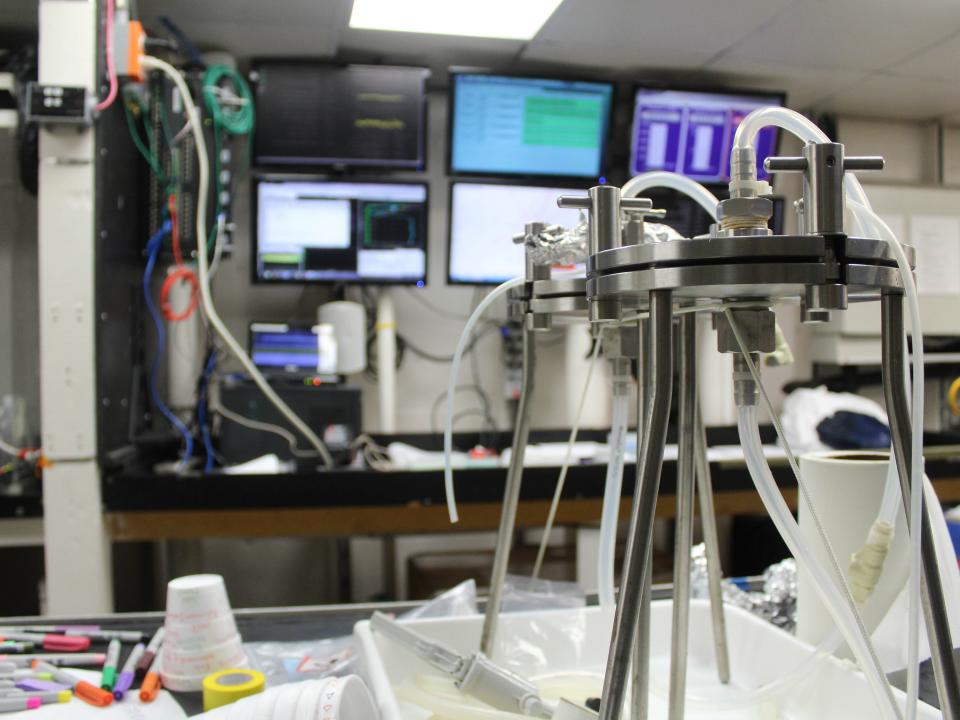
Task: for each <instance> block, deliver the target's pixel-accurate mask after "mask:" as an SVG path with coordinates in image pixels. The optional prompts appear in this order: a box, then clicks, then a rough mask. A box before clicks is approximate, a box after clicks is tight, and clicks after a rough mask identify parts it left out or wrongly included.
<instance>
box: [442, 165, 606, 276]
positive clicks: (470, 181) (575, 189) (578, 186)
mask: <svg viewBox="0 0 960 720" xmlns="http://www.w3.org/2000/svg"><path fill="white" fill-rule="evenodd" d="M584 184H585V185H586V187H584ZM455 185H505V186H513V187H535V188H552V187H556V188H561V189H569V190H570V192H571V193H572V194H578V193H579V194H582V195H584V196H586V194H587V190H588V189H589V188H590V187H593V186H594V185H595V183H589V182H588V183H583V182H579V183H578V182H576V181H575V180H574V181H571V180H569V179H568V180H567V181H566V182H555V183H553V182H525V181H524V179H523V178H514V177H510V178H491V177H485V178H478V177H473V176H470V177H467V176H464V177H459V178H451V179H450V180H449V182H448V183H447V242H446V251H447V268H446V275H447V285H453V286H460V287H496V286H497V285H500V284H501V283H502V282H503V281H497V280H487V281H482V280H455V279H454V278H453V275H452V274H451V270H452V258H453V255H452V253H451V251H452V249H453V188H454V186H455ZM534 219H535V218H530V220H531V221H533V220H534ZM521 232H523V228H517V233H521Z"/></svg>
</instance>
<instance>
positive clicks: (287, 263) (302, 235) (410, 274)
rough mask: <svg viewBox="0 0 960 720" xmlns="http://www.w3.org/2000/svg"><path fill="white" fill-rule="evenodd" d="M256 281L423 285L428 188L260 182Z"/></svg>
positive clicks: (299, 179)
mask: <svg viewBox="0 0 960 720" xmlns="http://www.w3.org/2000/svg"><path fill="white" fill-rule="evenodd" d="M253 207H254V212H253V224H252V225H253V228H252V230H253V232H252V235H253V242H252V245H253V279H254V281H255V282H277V283H284V282H286V283H311V282H361V283H393V284H409V285H423V284H424V283H425V282H426V277H427V186H426V184H425V183H410V182H408V183H400V182H372V181H364V182H356V181H350V182H346V181H341V180H333V179H328V178H316V177H309V176H285V177H276V176H258V177H256V178H255V179H254V182H253Z"/></svg>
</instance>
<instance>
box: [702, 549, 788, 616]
mask: <svg viewBox="0 0 960 720" xmlns="http://www.w3.org/2000/svg"><path fill="white" fill-rule="evenodd" d="M690 557H691V560H692V562H691V567H690V590H691V594H692V596H693V597H695V598H705V597H708V594H709V591H708V588H707V556H706V551H705V549H704V546H703V544H702V543H701V544H700V545H696V546H694V547H693V549H692V550H691V551H690ZM722 585H723V599H724V601H725V602H728V603H730V604H731V605H736V606H737V607H741V608H743V609H745V610H749V611H750V612H752V613H754V614H755V615H759V616H760V617H762V618H763V619H765V620H768V621H769V622H771V623H773V624H774V625H776V626H777V627H779V628H783V629H784V630H787V631H789V632H793V631H794V630H795V629H796V625H797V563H796V561H795V560H794V559H793V558H787V559H786V560H782V561H780V562H778V563H776V564H774V565H771V566H770V567H768V568H767V569H766V570H765V571H764V573H763V590H761V591H759V592H748V591H746V590H744V589H742V588H741V587H739V586H738V585H736V584H735V583H734V582H732V581H731V580H724V581H723V583H722Z"/></svg>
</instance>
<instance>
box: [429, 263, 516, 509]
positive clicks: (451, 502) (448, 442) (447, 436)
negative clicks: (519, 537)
mask: <svg viewBox="0 0 960 720" xmlns="http://www.w3.org/2000/svg"><path fill="white" fill-rule="evenodd" d="M524 282H526V279H525V278H522V277H518V278H514V279H513V280H507V281H506V282H505V283H503V284H502V285H497V287H495V288H494V289H493V291H491V293H490V294H489V295H487V296H486V297H485V298H484V299H483V300H482V301H481V302H480V304H479V305H477V309H476V310H474V311H473V314H472V315H470V319H469V320H467V324H466V325H464V326H463V332H462V333H460V340H459V341H458V342H457V349H456V351H455V352H454V353H453V362H451V363H450V379H449V381H448V382H447V422H446V426H445V427H444V429H443V486H444V491H445V492H446V495H447V512H448V513H449V514H450V522H452V523H456V522H459V520H460V515H459V514H458V513H457V497H456V495H455V494H454V491H453V465H452V464H451V459H450V456H451V454H452V453H453V405H454V403H453V400H454V397H455V396H456V394H457V393H456V385H457V376H458V375H459V374H460V361H461V360H462V359H463V351H464V350H466V348H467V343H468V342H470V336H471V335H472V334H473V328H474V326H475V325H476V324H477V322H479V320H480V318H481V317H482V316H483V314H484V313H485V312H486V311H487V308H489V307H490V306H491V305H493V303H494V302H495V301H496V299H497V298H499V297H500V296H501V295H503V294H505V293H506V292H508V291H509V290H511V289H513V288H515V287H519V286H521V285H523V283H524Z"/></svg>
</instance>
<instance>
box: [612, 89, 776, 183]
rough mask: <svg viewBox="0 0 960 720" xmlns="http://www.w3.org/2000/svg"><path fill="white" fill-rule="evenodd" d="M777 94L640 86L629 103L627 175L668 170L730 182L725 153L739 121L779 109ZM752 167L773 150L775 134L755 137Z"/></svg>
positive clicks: (771, 129)
mask: <svg viewBox="0 0 960 720" xmlns="http://www.w3.org/2000/svg"><path fill="white" fill-rule="evenodd" d="M783 101H784V96H783V94H782V93H768V92H756V93H749V92H732V91H716V92H700V91H692V90H676V89H663V88H651V87H641V88H638V89H637V92H636V96H635V98H634V112H633V128H632V132H631V149H630V173H631V174H633V175H639V174H640V173H643V172H649V171H652V170H667V171H670V172H677V173H680V174H682V175H686V176H687V177H689V178H692V179H694V180H697V181H698V182H702V183H725V182H728V181H729V180H730V150H731V148H732V147H733V136H734V133H736V131H737V127H738V126H739V125H740V122H741V121H742V120H743V118H745V117H746V116H747V115H748V114H749V113H750V112H752V111H753V110H756V109H758V108H762V107H769V106H771V105H782V104H783ZM756 147H757V168H758V170H759V175H760V177H761V179H765V178H766V172H765V171H764V170H763V161H764V159H766V158H767V157H769V156H770V155H773V154H774V152H775V151H776V147H777V129H776V128H775V127H766V128H764V129H762V130H761V131H760V134H759V135H758V136H757V142H756Z"/></svg>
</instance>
